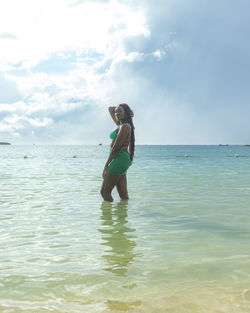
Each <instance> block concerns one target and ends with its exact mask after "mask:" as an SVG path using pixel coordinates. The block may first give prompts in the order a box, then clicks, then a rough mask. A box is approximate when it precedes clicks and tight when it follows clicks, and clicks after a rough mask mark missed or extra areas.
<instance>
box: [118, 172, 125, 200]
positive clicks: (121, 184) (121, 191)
mask: <svg viewBox="0 0 250 313" xmlns="http://www.w3.org/2000/svg"><path fill="white" fill-rule="evenodd" d="M120 177H121V178H120V179H119V180H118V182H117V184H116V188H117V191H118V193H119V196H120V198H121V199H122V200H128V189H127V178H126V174H125V175H122V176H120Z"/></svg>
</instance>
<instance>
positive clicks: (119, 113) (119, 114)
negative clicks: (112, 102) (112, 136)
mask: <svg viewBox="0 0 250 313" xmlns="http://www.w3.org/2000/svg"><path fill="white" fill-rule="evenodd" d="M115 118H116V119H117V120H118V121H122V120H124V119H125V111H124V109H123V107H121V106H120V105H118V106H117V107H116V108H115Z"/></svg>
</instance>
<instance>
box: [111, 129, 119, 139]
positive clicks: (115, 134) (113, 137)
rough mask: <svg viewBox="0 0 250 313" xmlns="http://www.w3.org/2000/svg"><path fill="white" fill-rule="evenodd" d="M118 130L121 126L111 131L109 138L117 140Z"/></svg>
mask: <svg viewBox="0 0 250 313" xmlns="http://www.w3.org/2000/svg"><path fill="white" fill-rule="evenodd" d="M118 130H119V128H117V129H116V130H114V131H113V132H112V133H110V135H109V138H110V139H112V140H116V137H117V134H118Z"/></svg>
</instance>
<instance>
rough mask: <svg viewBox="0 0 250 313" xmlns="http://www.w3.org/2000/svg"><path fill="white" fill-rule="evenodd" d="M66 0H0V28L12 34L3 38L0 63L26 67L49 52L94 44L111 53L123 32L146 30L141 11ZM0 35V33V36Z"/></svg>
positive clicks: (118, 45)
mask: <svg viewBox="0 0 250 313" xmlns="http://www.w3.org/2000/svg"><path fill="white" fill-rule="evenodd" d="M71 3H72V1H67V0H53V1H50V0H43V1H42V0H35V1H30V0H23V1H18V0H9V1H8V2H6V1H5V2H0V29H1V32H2V33H11V34H12V36H16V40H9V41H8V42H7V41H5V44H4V45H3V46H2V47H1V50H0V60H1V62H0V68H1V69H2V70H6V69H9V68H11V67H13V65H14V64H19V63H20V62H22V63H21V64H22V65H21V67H23V68H30V67H32V66H34V65H36V64H37V63H39V61H41V60H43V59H47V58H49V57H50V55H52V54H53V53H58V54H60V53H65V52H69V51H74V52H76V53H78V54H81V53H84V52H87V51H90V50H95V51H97V52H99V53H105V54H107V53H108V54H110V56H114V55H115V54H116V53H117V52H118V50H122V44H121V40H122V39H123V38H125V37H127V36H137V35H141V34H142V35H144V36H149V30H148V29H147V27H146V25H145V17H144V15H143V14H142V13H140V12H135V11H133V10H131V9H130V8H129V7H127V6H126V5H122V4H120V3H118V2H117V1H115V0H111V1H110V2H108V3H101V2H91V1H88V2H84V3H82V4H81V5H78V6H70V4H71ZM0 40H1V39H0Z"/></svg>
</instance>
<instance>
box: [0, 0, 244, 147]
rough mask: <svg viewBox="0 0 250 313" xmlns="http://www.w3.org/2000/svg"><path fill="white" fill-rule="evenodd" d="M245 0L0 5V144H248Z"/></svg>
mask: <svg viewBox="0 0 250 313" xmlns="http://www.w3.org/2000/svg"><path fill="white" fill-rule="evenodd" d="M249 12H250V2H249V1H247V0H230V1H226V0H214V1H213V0H212V1H211V0H138V1H135V0H134V1H132V0H107V1H104V0H99V1H98V0H91V1H90V0H53V1H51V0H22V1H20V0H8V1H1V2H0V47H1V49H0V141H7V142H10V143H12V144H50V145H54V144H55V145H56V144H93V145H96V144H99V143H103V144H108V143H109V133H110V132H111V131H113V130H114V129H115V127H116V125H115V124H114V122H113V121H112V120H111V118H110V116H109V113H108V107H109V106H116V105H118V104H119V103H127V104H129V106H130V107H131V109H132V110H133V111H134V125H135V139H136V144H155V145H157V144H166V145H168V144H169V145H175V144H176V145H178V144H187V145H189V144H250V123H249V121H248V119H249V116H250V88H249V83H250V41H249V35H248V34H249V28H250V18H249Z"/></svg>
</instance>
